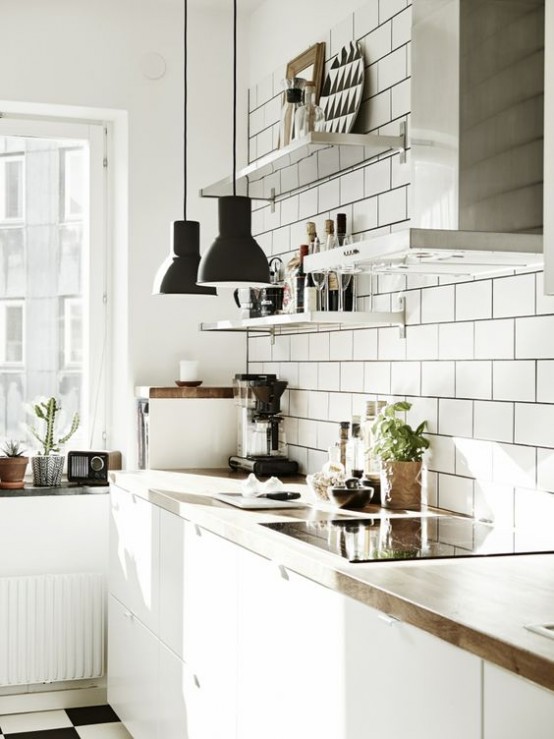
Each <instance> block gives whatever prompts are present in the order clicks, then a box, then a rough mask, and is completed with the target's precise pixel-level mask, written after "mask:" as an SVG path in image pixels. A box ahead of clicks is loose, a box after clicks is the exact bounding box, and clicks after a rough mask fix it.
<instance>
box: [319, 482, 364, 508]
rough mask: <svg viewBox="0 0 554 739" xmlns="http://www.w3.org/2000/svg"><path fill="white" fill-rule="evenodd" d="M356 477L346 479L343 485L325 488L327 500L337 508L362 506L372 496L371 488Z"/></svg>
mask: <svg viewBox="0 0 554 739" xmlns="http://www.w3.org/2000/svg"><path fill="white" fill-rule="evenodd" d="M364 483H365V481H364V482H360V480H358V479H357V478H351V479H350V480H346V482H345V484H344V486H337V487H330V488H328V489H327V495H328V497H329V502H330V503H333V505H336V506H337V508H364V506H366V505H367V504H368V503H370V502H371V499H372V498H373V492H374V490H373V488H372V487H371V486H369V485H366V484H364Z"/></svg>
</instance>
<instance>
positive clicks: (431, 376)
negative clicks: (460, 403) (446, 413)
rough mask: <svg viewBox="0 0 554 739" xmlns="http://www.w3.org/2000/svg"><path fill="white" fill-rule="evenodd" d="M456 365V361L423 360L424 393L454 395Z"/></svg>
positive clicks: (422, 385)
mask: <svg viewBox="0 0 554 739" xmlns="http://www.w3.org/2000/svg"><path fill="white" fill-rule="evenodd" d="M455 366H456V365H455V364H454V362H422V363H421V392H422V394H423V395H435V396H437V397H447V398H448V397H452V396H453V395H454V389H455V376H456V375H455Z"/></svg>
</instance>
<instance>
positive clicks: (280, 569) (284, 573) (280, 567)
mask: <svg viewBox="0 0 554 739" xmlns="http://www.w3.org/2000/svg"><path fill="white" fill-rule="evenodd" d="M277 570H278V572H279V574H280V575H281V577H282V578H283V580H290V578H289V573H288V571H287V568H286V567H285V565H280V564H278V565H277Z"/></svg>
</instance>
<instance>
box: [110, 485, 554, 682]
mask: <svg viewBox="0 0 554 739" xmlns="http://www.w3.org/2000/svg"><path fill="white" fill-rule="evenodd" d="M111 477H112V481H113V482H115V483H116V484H117V485H118V486H119V487H121V488H123V489H125V490H129V491H131V492H133V493H135V494H137V495H139V496H140V497H143V498H145V499H146V500H149V501H150V502H152V503H154V504H156V505H159V506H160V507H162V508H165V509H166V510H168V511H169V512H171V513H175V514H177V515H180V516H182V517H183V518H186V519H187V520H190V521H193V522H195V523H197V524H198V525H200V526H203V527H205V528H206V529H208V530H210V531H212V532H213V533H215V534H218V535H220V536H222V537H224V538H226V539H228V540H230V541H232V542H235V543H236V544H239V545H240V546H243V547H246V548H248V549H250V550H252V551H254V552H257V553H258V554H260V555H262V556H264V557H268V558H270V559H273V560H276V561H277V562H279V563H280V564H282V565H284V566H285V567H288V568H289V569H291V570H293V571H295V572H298V573H299V574H300V575H304V576H305V577H308V578H310V579H311V580H314V581H315V582H318V583H320V584H321V585H323V586H325V587H328V588H331V589H332V590H335V591H337V592H340V593H342V594H344V595H347V596H350V597H352V598H355V599H356V600H359V601H361V602H363V603H366V604H367V605H369V606H372V607H374V608H377V609H379V610H380V611H383V612H385V613H387V614H389V615H390V616H393V617H395V618H398V619H400V620H401V621H404V622H407V623H410V624H412V625H414V626H417V627H419V628H421V629H423V630H424V631H427V632H429V633H431V634H434V635H435V636H437V637H439V638H441V639H444V640H445V641H447V642H450V643H451V644H454V645H456V646H458V647H461V648H462V649H465V650H467V651H469V652H471V653H473V654H476V655H478V656H479V657H482V658H483V659H485V660H488V661H490V662H492V663H494V664H496V665H499V666H501V667H503V668H505V669H507V670H510V671H512V672H514V673H517V674H518V675H521V676H523V677H526V678H528V679H530V680H532V681H534V682H536V683H538V684H539V685H542V686H544V687H546V688H549V689H550V690H554V639H549V638H547V637H545V636H542V635H540V634H536V633H533V632H531V631H529V630H527V629H526V628H525V626H526V625H529V624H542V623H554V554H525V555H511V556H499V557H477V558H462V559H443V560H419V561H411V562H406V561H402V560H399V561H381V562H377V561H376V562H370V563H366V564H351V563H349V562H347V561H346V560H344V559H342V558H341V557H339V556H337V555H334V554H330V553H327V552H325V551H323V550H319V549H317V548H316V547H313V546H310V545H309V544H306V543H303V542H299V541H296V540H294V539H291V538H290V537H287V536H283V535H282V534H280V533H279V532H276V531H272V530H270V529H267V528H265V527H262V526H258V524H259V523H267V522H272V521H283V520H286V519H288V520H290V519H291V518H293V519H298V520H306V519H309V520H318V519H321V520H325V519H326V518H330V517H333V515H334V516H336V511H335V514H333V513H332V512H330V511H328V510H327V511H325V510H323V509H321V508H319V509H317V508H314V507H306V508H303V509H290V510H286V511H283V510H274V511H268V510H264V511H263V512H258V511H244V510H240V509H237V508H234V507H231V506H228V505H226V504H224V503H220V502H219V501H217V500H214V499H213V497H212V496H213V495H214V494H215V493H217V492H222V491H225V492H233V491H239V490H240V481H241V480H242V479H243V478H244V475H242V474H239V475H238V474H237V473H236V472H229V471H227V470H225V471H216V470H195V471H189V470H187V471H183V472H163V471H144V472H135V473H133V472H113V473H111ZM302 479H303V478H297V480H296V481H295V482H294V483H289V482H288V481H287V489H292V490H297V491H298V492H301V493H302V496H303V498H306V499H309V494H308V489H307V486H306V485H305V484H303V483H302ZM310 502H311V503H313V501H312V500H311V499H310ZM376 510H377V508H376Z"/></svg>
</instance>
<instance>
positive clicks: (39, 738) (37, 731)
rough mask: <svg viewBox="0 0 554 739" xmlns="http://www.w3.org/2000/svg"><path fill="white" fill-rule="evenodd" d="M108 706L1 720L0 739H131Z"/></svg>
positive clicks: (17, 716) (10, 717)
mask: <svg viewBox="0 0 554 739" xmlns="http://www.w3.org/2000/svg"><path fill="white" fill-rule="evenodd" d="M130 737H131V735H130V734H129V732H128V731H127V730H126V729H125V727H124V726H123V724H122V723H121V722H120V721H119V719H118V717H117V716H116V714H115V713H114V711H113V709H112V708H111V707H110V706H87V707H85V708H67V709H66V710H65V711H64V710H60V711H38V712H36V713H12V714H10V715H6V716H0V739H130Z"/></svg>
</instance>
